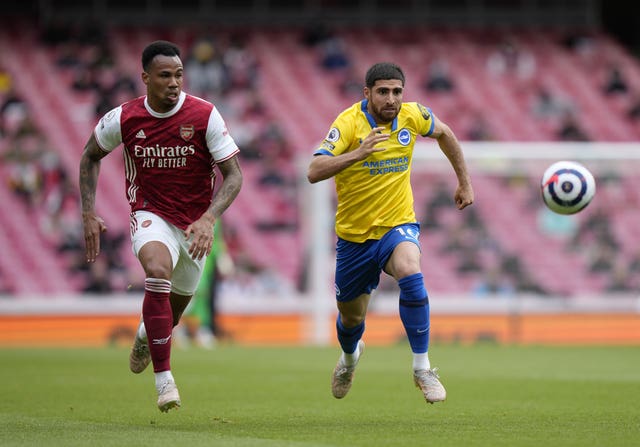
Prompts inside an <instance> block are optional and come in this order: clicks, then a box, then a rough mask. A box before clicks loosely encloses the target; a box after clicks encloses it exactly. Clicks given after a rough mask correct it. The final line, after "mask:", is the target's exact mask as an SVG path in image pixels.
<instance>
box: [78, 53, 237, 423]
mask: <svg viewBox="0 0 640 447" xmlns="http://www.w3.org/2000/svg"><path fill="white" fill-rule="evenodd" d="M142 69H143V72H142V75H141V77H142V82H143V83H144V84H145V85H146V93H147V94H146V95H145V96H141V97H139V98H136V99H133V100H131V101H128V102H125V103H123V104H121V105H120V106H118V107H116V108H115V109H113V110H111V111H110V112H108V113H107V114H105V115H104V116H103V117H102V119H100V121H99V122H98V124H97V125H96V127H95V129H94V131H93V133H92V135H91V136H90V137H89V140H88V141H87V143H86V145H85V147H84V152H83V153H82V157H81V160H80V179H79V181H80V192H81V200H82V221H83V224H84V238H85V244H86V259H87V262H93V261H94V260H95V259H96V256H98V254H99V253H100V233H102V232H104V231H106V229H107V228H106V226H105V223H104V220H103V219H102V218H101V217H100V216H98V214H96V210H95V198H96V187H97V183H98V175H99V171H100V162H101V159H102V158H103V157H105V156H106V155H109V154H110V153H112V152H113V151H114V149H116V148H117V147H118V146H119V145H120V144H122V145H123V148H124V166H125V186H126V188H125V189H126V197H127V199H128V201H129V204H130V206H131V215H130V227H131V241H132V248H133V252H134V253H135V255H136V257H137V258H138V260H139V261H140V264H141V265H142V268H143V269H144V272H145V293H144V299H143V302H142V318H141V323H140V326H139V327H138V332H137V334H136V337H135V340H134V343H133V348H132V351H131V354H130V358H129V367H130V369H131V370H132V371H133V372H134V373H140V372H142V371H143V370H144V369H145V368H146V367H147V365H148V364H149V363H150V362H152V363H153V371H154V373H155V383H156V389H157V392H158V408H159V409H160V411H163V412H167V411H168V410H170V409H171V408H176V407H179V406H180V396H179V393H178V389H177V387H176V384H175V380H174V378H173V375H172V373H171V364H170V357H171V333H172V329H173V327H174V326H176V325H177V324H178V322H179V320H180V316H181V315H182V312H183V311H184V309H185V307H186V306H187V304H188V303H189V300H190V299H191V297H192V295H193V294H194V292H195V290H196V288H197V285H198V282H199V280H200V277H201V275H202V271H203V268H204V264H205V260H206V257H207V256H208V255H209V253H210V251H211V245H212V241H213V227H214V224H215V222H216V220H217V219H219V218H220V216H221V215H222V213H223V212H224V211H225V210H226V209H227V207H229V205H231V203H232V202H233V200H234V199H235V197H236V196H237V195H238V192H239V191H240V188H241V185H242V171H241V169H240V165H239V163H238V153H239V149H238V146H237V145H236V143H235V142H234V140H233V138H232V137H231V135H230V134H229V132H228V130H227V127H226V124H225V122H224V120H223V118H222V116H221V115H220V113H219V112H218V110H217V109H216V107H215V106H214V105H213V104H211V103H210V102H207V101H205V100H202V99H200V98H197V97H194V96H191V95H188V94H186V93H185V92H183V91H182V85H183V80H184V68H183V64H182V61H181V59H180V49H179V48H178V47H177V46H176V45H175V44H173V43H171V42H167V41H156V42H153V43H151V44H149V45H148V46H147V47H146V48H145V49H144V51H143V52H142ZM216 167H217V168H218V169H219V171H220V173H221V174H222V184H221V185H220V187H219V188H218V189H217V191H216V194H215V196H214V195H213V193H214V185H215V182H216V170H215V168H216Z"/></svg>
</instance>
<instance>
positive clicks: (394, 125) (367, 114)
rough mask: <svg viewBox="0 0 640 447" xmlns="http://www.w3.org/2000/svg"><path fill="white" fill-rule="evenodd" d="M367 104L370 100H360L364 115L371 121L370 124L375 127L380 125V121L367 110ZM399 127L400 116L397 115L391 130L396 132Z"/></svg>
mask: <svg viewBox="0 0 640 447" xmlns="http://www.w3.org/2000/svg"><path fill="white" fill-rule="evenodd" d="M367 104H369V100H368V99H363V100H362V101H361V102H360V109H361V110H362V113H364V116H365V117H366V118H367V121H369V125H370V126H371V128H372V129H373V128H374V127H377V126H378V123H376V120H375V119H374V118H373V117H372V116H371V114H370V113H369V112H368V111H367ZM397 128H398V117H397V116H396V117H395V118H394V119H393V121H392V122H391V132H394V131H395V130H396V129H397Z"/></svg>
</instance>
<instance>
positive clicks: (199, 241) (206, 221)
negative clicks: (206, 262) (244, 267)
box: [184, 155, 242, 259]
mask: <svg viewBox="0 0 640 447" xmlns="http://www.w3.org/2000/svg"><path fill="white" fill-rule="evenodd" d="M217 166H218V168H219V169H220V172H221V173H222V177H223V180H222V185H221V186H220V189H219V190H218V192H217V193H216V195H215V197H214V198H213V200H212V201H211V206H210V207H209V209H208V210H207V211H206V212H204V213H203V214H202V216H200V218H199V219H198V220H196V221H195V222H193V223H192V224H191V225H189V226H188V227H187V228H186V230H185V231H184V234H185V237H189V236H190V235H191V234H193V242H192V243H191V246H190V247H189V254H191V257H192V258H193V259H202V258H203V257H204V256H208V255H209V253H211V246H212V244H213V236H214V234H213V227H214V225H215V223H216V220H217V219H218V218H219V217H220V216H222V213H224V211H225V210H226V209H227V208H229V205H231V203H232V202H233V201H234V200H235V198H236V197H237V196H238V193H239V192H240V188H241V187H242V171H241V169H240V164H239V163H238V156H237V155H235V156H233V157H231V158H230V159H228V160H225V161H223V162H222V163H219V164H218V165H217Z"/></svg>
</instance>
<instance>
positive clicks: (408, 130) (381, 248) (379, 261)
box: [307, 63, 474, 403]
mask: <svg viewBox="0 0 640 447" xmlns="http://www.w3.org/2000/svg"><path fill="white" fill-rule="evenodd" d="M404 83H405V76H404V73H403V71H402V69H401V68H400V67H399V66H397V65H395V64H392V63H378V64H375V65H373V66H372V67H371V68H369V70H368V71H367V73H366V76H365V87H364V89H363V93H364V100H362V101H360V102H358V103H356V104H353V105H352V106H351V107H349V108H348V109H346V110H344V111H343V112H342V113H341V114H340V115H339V116H338V117H337V118H336V119H335V121H334V122H333V124H332V125H331V129H330V130H329V133H328V134H327V136H326V138H325V139H324V141H323V142H322V143H321V145H320V147H319V148H318V149H316V151H315V152H314V156H313V159H312V160H311V162H310V164H309V169H308V173H307V178H308V180H309V182H311V183H316V182H319V181H322V180H326V179H329V178H331V177H334V180H335V185H336V192H337V195H338V202H337V212H336V225H335V228H336V233H337V236H338V242H337V246H336V272H335V289H336V300H337V307H338V311H339V312H338V317H337V320H336V331H337V337H338V341H339V343H340V346H341V348H342V353H341V355H340V358H339V360H338V363H337V365H336V367H335V369H334V372H333V374H332V380H331V391H332V393H333V396H334V397H336V398H337V399H340V398H343V397H344V396H345V395H346V394H347V393H348V392H349V389H350V388H351V384H352V381H353V376H354V372H355V368H356V365H357V364H358V361H359V359H360V356H361V354H362V352H363V349H364V343H363V341H362V336H363V334H364V330H365V316H366V313H367V308H368V305H369V300H370V298H371V293H372V291H373V290H374V289H376V288H377V287H378V284H379V282H380V275H381V273H382V272H383V271H384V272H385V273H387V274H389V275H391V276H392V277H393V278H394V279H395V280H396V281H397V283H398V286H399V288H400V300H399V313H400V319H401V321H402V323H403V325H404V328H405V330H406V333H407V336H408V338H409V344H410V346H411V350H412V352H413V365H412V366H413V377H414V383H415V385H416V386H417V387H418V388H420V390H421V391H422V393H423V395H424V398H425V399H426V401H427V402H429V403H434V402H439V401H443V400H445V399H446V391H445V389H444V387H443V386H442V384H441V383H440V381H439V377H438V375H437V373H436V369H435V368H433V369H432V368H431V364H430V361H429V355H428V348H429V324H430V316H429V297H428V295H427V291H426V289H425V285H424V278H423V275H422V273H421V271H420V256H421V248H420V242H419V239H418V238H419V235H420V224H419V223H418V222H417V219H416V214H415V211H414V208H413V192H412V189H411V184H410V172H411V161H412V156H413V150H414V144H415V142H416V139H417V137H418V135H422V136H427V137H431V138H434V139H436V141H437V142H438V145H439V147H440V149H441V150H442V152H443V153H444V154H445V155H446V156H447V158H448V159H449V161H450V163H451V166H452V167H453V170H454V171H455V174H456V176H457V180H458V185H457V188H456V190H455V193H454V195H453V202H455V204H456V206H457V207H458V209H463V208H465V207H467V206H468V205H470V204H472V203H473V199H474V193H473V188H472V186H471V180H470V178H469V174H468V172H467V166H466V163H465V160H464V156H463V152H462V149H461V147H460V144H459V142H458V139H457V138H456V136H455V135H454V133H453V132H452V131H451V129H450V128H449V126H447V125H446V124H445V123H443V122H442V121H440V120H438V119H437V118H436V117H435V115H434V114H433V113H432V112H431V110H430V109H428V108H426V107H424V106H423V105H421V104H418V103H416V102H403V93H404Z"/></svg>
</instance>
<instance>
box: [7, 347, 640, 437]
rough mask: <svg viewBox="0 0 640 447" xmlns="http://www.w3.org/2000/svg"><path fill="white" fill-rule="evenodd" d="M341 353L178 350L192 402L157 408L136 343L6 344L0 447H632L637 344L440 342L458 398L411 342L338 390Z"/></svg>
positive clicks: (436, 359)
mask: <svg viewBox="0 0 640 447" xmlns="http://www.w3.org/2000/svg"><path fill="white" fill-rule="evenodd" d="M337 356H338V350H337V348H317V347H299V348H298V347H296V348H276V347H264V348H262V347H261V348H258V347H240V346H220V347H218V348H216V349H214V350H211V351H206V350H202V349H195V348H192V349H174V351H173V359H172V362H173V371H174V375H175V377H176V382H177V384H178V387H179V389H180V394H181V398H182V408H180V409H179V410H177V411H172V412H170V413H168V414H162V413H160V412H159V411H158V409H157V408H156V404H155V401H156V395H155V388H154V385H153V375H152V372H151V370H150V369H149V370H147V371H145V372H144V373H142V374H140V375H134V374H131V373H130V372H129V370H128V349H126V348H119V347H113V348H104V349H2V350H0V380H1V381H0V445H2V446H5V447H6V446H90V447H97V446H154V447H155V446H158V445H174V446H189V447H198V446H224V447H226V446H234V447H244V446H247V447H276V446H277V447H310V446H319V447H320V446H323V447H329V446H362V447H373V446H402V447H404V446H415V447H418V446H435V447H447V446H463V447H473V446H492V447H499V446H509V447H513V446H535V447H540V446H554V447H555V446H580V447H584V446H594V447H595V446H634V445H640V347H537V346H536V347H516V346H497V345H489V344H487V345H484V344H480V345H475V346H457V345H433V346H432V348H431V361H432V363H433V364H434V366H438V367H439V368H440V374H441V378H442V381H443V383H444V385H445V386H446V388H447V390H448V399H447V401H446V402H444V403H442V404H435V405H428V404H426V403H425V402H424V400H423V398H422V396H421V394H420V392H419V391H418V390H417V389H416V388H415V387H414V385H413V381H412V378H411V357H410V353H409V348H408V346H407V345H405V344H402V345H399V346H393V347H374V346H368V347H367V350H366V352H365V354H364V356H363V357H362V360H361V362H360V365H359V366H358V371H357V373H356V376H355V381H354V385H353V388H352V389H351V392H350V393H349V395H348V396H347V397H345V398H344V399H342V400H336V399H334V398H333V397H332V396H331V392H330V389H329V381H330V375H331V372H332V370H333V367H334V365H335V362H336V360H337Z"/></svg>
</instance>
